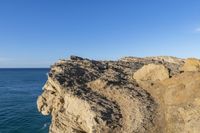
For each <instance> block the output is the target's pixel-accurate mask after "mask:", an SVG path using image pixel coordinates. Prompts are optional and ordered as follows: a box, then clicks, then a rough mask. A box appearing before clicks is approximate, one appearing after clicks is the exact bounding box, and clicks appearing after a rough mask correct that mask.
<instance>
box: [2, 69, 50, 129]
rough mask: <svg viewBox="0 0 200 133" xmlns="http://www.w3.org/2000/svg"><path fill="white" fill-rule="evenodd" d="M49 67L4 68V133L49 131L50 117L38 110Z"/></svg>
mask: <svg viewBox="0 0 200 133" xmlns="http://www.w3.org/2000/svg"><path fill="white" fill-rule="evenodd" d="M48 71H49V69H0V133H48V128H49V124H50V117H48V116H42V115H41V114H40V113H39V112H38V111H37V105H36V100H37V97H38V95H40V94H41V93H42V87H43V85H44V83H45V81H46V80H47V76H46V74H47V72H48Z"/></svg>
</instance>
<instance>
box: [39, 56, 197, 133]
mask: <svg viewBox="0 0 200 133" xmlns="http://www.w3.org/2000/svg"><path fill="white" fill-rule="evenodd" d="M172 59H173V60H172ZM183 64H184V60H183V59H178V58H174V57H173V58H172V57H149V58H134V57H126V58H123V59H121V60H119V61H94V60H89V59H84V58H81V57H77V56H71V58H70V59H68V60H60V61H58V62H57V63H55V64H54V65H53V66H52V67H51V70H50V72H49V74H48V81H47V82H46V84H45V85H44V90H43V93H42V94H41V96H39V97H38V100H37V105H38V110H39V111H40V112H41V113H42V114H43V115H51V116H52V122H51V125H50V130H49V132H50V133H182V132H187V133H188V132H189V133H190V132H191V133H193V132H194V133H195V132H197V131H199V130H200V129H199V126H198V125H199V124H200V123H199V122H200V113H199V109H200V104H199V102H200V97H199V94H200V93H199V90H200V74H199V73H198V72H184V73H181V70H180V68H181V67H182V66H183ZM145 67H147V68H145ZM141 72H142V74H141ZM137 73H139V75H140V76H139V77H142V78H140V80H138V76H135V75H137ZM141 75H142V76H141ZM145 75H146V76H145ZM191 78H193V80H191ZM141 79H142V80H141ZM147 81H148V82H147ZM149 81H150V82H149Z"/></svg>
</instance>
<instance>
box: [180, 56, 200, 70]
mask: <svg viewBox="0 0 200 133" xmlns="http://www.w3.org/2000/svg"><path fill="white" fill-rule="evenodd" d="M181 70H182V71H184V72H188V71H189V72H191V71H194V72H200V60H199V59H195V58H188V59H186V60H185V64H184V66H183V67H182V68H181Z"/></svg>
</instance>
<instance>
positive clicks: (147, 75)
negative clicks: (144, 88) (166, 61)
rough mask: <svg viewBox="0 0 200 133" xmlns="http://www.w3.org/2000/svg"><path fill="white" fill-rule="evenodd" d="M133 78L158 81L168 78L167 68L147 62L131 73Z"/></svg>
mask: <svg viewBox="0 0 200 133" xmlns="http://www.w3.org/2000/svg"><path fill="white" fill-rule="evenodd" d="M133 78H134V79H135V80H136V81H138V82H140V81H152V82H154V81H158V80H165V79H167V78H169V70H168V69H167V68H166V67H165V66H164V65H156V64H148V65H145V66H143V67H142V68H141V69H139V70H138V71H137V72H135V73H134V74H133Z"/></svg>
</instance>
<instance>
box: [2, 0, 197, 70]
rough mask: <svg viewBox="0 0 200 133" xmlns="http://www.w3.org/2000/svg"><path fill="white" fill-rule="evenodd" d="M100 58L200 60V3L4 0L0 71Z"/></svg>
mask: <svg viewBox="0 0 200 133" xmlns="http://www.w3.org/2000/svg"><path fill="white" fill-rule="evenodd" d="M70 55H77V56H82V57H86V58H91V59H98V60H117V59H119V58H121V57H124V56H137V57H138V56H139V57H145V56H159V55H170V56H177V57H180V58H188V57H196V58H200V0H0V67H1V68H18V67H22V68H24V67H49V66H50V65H51V64H53V63H54V62H56V61H57V60H58V59H64V58H68V57H69V56H70Z"/></svg>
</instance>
